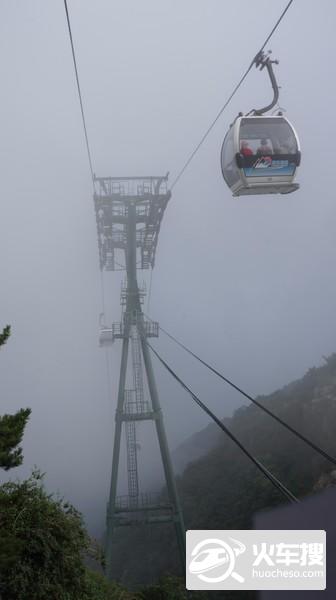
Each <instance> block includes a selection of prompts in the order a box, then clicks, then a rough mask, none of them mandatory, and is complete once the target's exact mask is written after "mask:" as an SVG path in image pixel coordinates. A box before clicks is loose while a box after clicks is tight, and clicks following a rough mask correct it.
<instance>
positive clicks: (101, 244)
mask: <svg viewBox="0 0 336 600" xmlns="http://www.w3.org/2000/svg"><path fill="white" fill-rule="evenodd" d="M167 180H168V175H166V176H159V177H122V178H117V177H99V178H95V195H94V202H95V211H96V220H97V232H98V248H99V259H100V268H101V269H102V270H106V271H113V270H116V269H118V270H119V269H120V267H121V266H122V265H123V264H125V270H126V275H127V280H126V283H124V284H123V286H122V290H121V305H122V307H123V315H122V320H121V322H119V323H113V324H112V325H111V326H107V325H106V323H105V322H104V315H101V323H100V325H101V327H100V345H101V346H106V345H109V344H110V343H112V342H114V341H115V340H118V339H120V340H122V351H121V365H120V375H119V389H118V401H117V409H116V416H115V434H114V446H113V458H112V475H111V485H110V496H109V502H108V509H107V536H106V574H107V576H108V578H112V573H113V536H114V532H115V531H116V528H119V527H121V526H132V525H134V524H138V523H139V522H140V523H145V524H146V523H148V524H151V523H165V522H172V523H173V525H174V527H175V533H176V537H177V543H178V548H179V552H180V558H181V565H182V569H183V570H184V564H185V527H184V522H183V515H182V510H181V506H180V502H179V498H178V494H177V489H176V483H175V478H174V473H173V468H172V463H171V458H170V453H169V448H168V443H167V438H166V432H165V428H164V423H163V417H162V411H161V407H160V402H159V395H158V390H157V386H156V381H155V377H154V371H153V367H152V361H151V356H150V352H149V349H148V346H147V342H146V339H147V338H148V337H157V336H158V333H159V326H158V323H155V322H153V321H148V320H146V319H145V317H144V314H143V311H142V302H143V299H144V297H145V288H144V287H139V285H138V281H137V268H140V269H149V268H153V267H154V262H155V251H156V246H157V241H158V235H159V230H160V225H161V221H162V217H163V214H164V211H165V208H166V206H167V204H168V201H169V198H170V196H171V194H170V191H169V190H168V189H167ZM138 265H139V266H138ZM130 346H131V347H130ZM129 354H130V355H131V365H132V375H133V377H132V385H133V389H127V367H128V362H129V358H130V357H129ZM144 374H145V376H146V381H147V387H148V392H149V400H147V399H146V398H145V393H144ZM139 421H154V423H155V429H156V434H157V437H158V442H159V448H160V454H161V460H162V465H163V471H164V476H165V481H166V487H167V492H168V500H167V501H163V500H162V498H160V496H159V495H156V496H155V495H148V494H144V493H143V492H141V491H140V482H139V473H138V456H137V452H138V444H137V424H138V422H139ZM123 424H124V430H125V437H126V453H127V477H128V495H127V496H123V497H118V496H117V483H118V472H119V462H120V443H121V435H122V429H123Z"/></svg>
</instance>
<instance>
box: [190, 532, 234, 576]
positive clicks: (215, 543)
mask: <svg viewBox="0 0 336 600" xmlns="http://www.w3.org/2000/svg"><path fill="white" fill-rule="evenodd" d="M229 539H230V540H231V541H232V542H234V546H233V547H231V546H230V544H228V543H227V542H224V541H223V540H220V539H218V538H208V539H206V540H203V541H202V542H199V543H198V544H196V546H195V548H194V549H193V551H192V553H191V556H192V557H193V559H192V560H191V562H190V564H189V571H190V573H192V574H194V575H197V577H198V578H199V579H201V580H202V581H205V582H206V583H220V582H221V581H224V580H225V579H227V578H228V577H230V575H231V577H233V579H235V580H236V581H238V582H239V583H243V582H244V581H245V579H244V577H242V576H241V575H239V574H238V573H236V572H235V571H234V568H235V563H236V557H237V556H238V555H239V554H242V553H243V552H245V550H246V546H244V544H242V543H241V542H238V540H234V539H233V538H229ZM206 546H208V547H206ZM220 566H223V567H224V572H223V574H222V575H220V576H217V577H211V576H210V577H209V576H207V575H204V573H206V572H208V571H212V570H214V569H217V568H218V567H220Z"/></svg>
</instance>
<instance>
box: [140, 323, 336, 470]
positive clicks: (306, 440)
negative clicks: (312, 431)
mask: <svg viewBox="0 0 336 600" xmlns="http://www.w3.org/2000/svg"><path fill="white" fill-rule="evenodd" d="M146 317H147V319H149V320H150V321H151V320H152V319H150V317H148V315H146ZM159 329H160V330H161V331H163V333H164V334H165V335H166V336H168V337H169V338H170V339H171V340H173V341H174V342H175V343H176V344H177V345H178V346H180V347H181V348H183V350H185V351H186V352H188V354H190V355H191V356H193V357H194V358H196V360H198V361H199V362H200V363H201V364H202V365H204V366H205V367H207V369H209V370H210V371H212V373H214V374H215V375H217V377H219V378H220V379H222V380H223V381H225V383H227V384H228V385H230V386H231V387H232V388H233V389H234V390H236V391H237V392H239V393H240V394H242V396H244V397H245V398H247V399H248V400H249V401H250V402H252V403H253V404H255V405H256V406H258V408H260V409H261V410H263V411H264V412H265V413H266V414H268V415H269V416H270V417H272V419H274V420H275V421H277V422H278V423H280V425H282V426H283V427H285V428H286V429H288V431H290V432H291V433H293V434H294V435H295V436H296V437H297V438H299V439H300V440H301V441H302V442H304V443H305V444H307V445H308V446H310V447H311V448H312V449H313V450H315V451H316V452H318V453H319V454H320V455H321V456H323V458H326V459H327V460H329V461H330V462H332V463H333V464H334V465H336V458H334V457H333V456H331V455H330V454H329V453H328V452H326V451H325V450H323V449H322V448H320V446H318V445H317V444H315V443H314V442H312V441H311V440H310V439H309V438H307V437H306V436H305V435H303V433H300V432H299V431H297V429H294V427H292V426H291V425H289V424H288V423H286V421H283V420H282V419H281V418H280V417H278V416H277V415H276V414H274V413H273V412H272V411H271V410H269V408H267V407H266V406H264V405H263V404H261V403H260V402H259V401H258V400H256V399H255V398H253V396H250V394H248V393H247V392H244V390H243V389H242V388H240V387H239V386H238V385H236V384H235V383H233V381H231V380H230V379H228V378H227V377H225V376H224V375H223V374H222V373H220V371H217V369H215V368H214V367H212V366H211V365H210V364H209V363H207V362H206V361H205V360H203V359H202V358H201V357H200V356H198V355H197V354H195V352H193V351H192V350H190V348H188V347H187V346H185V345H184V344H182V342H180V341H179V340H178V339H177V338H176V337H174V336H173V335H171V334H170V333H169V332H168V331H166V329H163V327H161V326H159Z"/></svg>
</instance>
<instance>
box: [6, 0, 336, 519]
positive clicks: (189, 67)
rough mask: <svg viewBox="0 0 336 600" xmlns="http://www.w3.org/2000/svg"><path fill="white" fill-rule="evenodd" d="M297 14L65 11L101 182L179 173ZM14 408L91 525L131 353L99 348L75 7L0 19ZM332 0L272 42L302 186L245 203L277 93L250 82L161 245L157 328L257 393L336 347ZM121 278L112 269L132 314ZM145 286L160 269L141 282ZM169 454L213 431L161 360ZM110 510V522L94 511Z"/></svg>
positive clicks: (192, 380)
mask: <svg viewBox="0 0 336 600" xmlns="http://www.w3.org/2000/svg"><path fill="white" fill-rule="evenodd" d="M285 5H286V2H281V3H279V2H269V0H259V1H258V2H257V3H251V2H249V1H247V0H242V1H241V2H229V1H227V0H182V1H181V0H170V1H169V2H168V1H167V0H166V1H164V0H159V1H158V0H143V1H142V2H137V1H136V0H122V1H121V0H114V1H111V0H94V1H93V0H92V1H89V0H69V12H70V18H71V22H72V29H73V36H74V41H75V47H76V52H77V60H78V69H79V76H80V81H81V87H82V93H83V101H84V108H85V113H86V120H87V127H88V135H89V140H90V145H91V150H92V157H93V164H94V170H95V172H96V174H97V175H112V176H119V175H130V176H132V175H134V174H135V175H139V174H143V175H150V174H154V175H158V174H165V173H166V172H167V171H169V172H170V181H171V182H172V181H173V179H174V178H175V177H176V175H177V174H178V172H179V171H180V169H181V168H182V167H183V165H184V163H185V161H186V159H187V158H188V156H189V155H190V153H191V152H192V150H193V149H194V147H195V146H196V145H197V143H198V142H199V141H200V139H201V137H202V135H203V133H204V132H205V130H206V129H207V128H208V126H209V125H210V123H211V122H212V120H213V119H214V117H215V116H216V114H217V113H218V111H219V109H220V108H221V106H222V105H223V104H224V102H225V101H226V99H227V98H228V96H229V95H230V94H231V92H232V90H233V88H234V86H235V85H236V84H237V82H238V81H239V79H240V77H241V76H242V74H243V73H244V71H245V69H246V68H247V67H248V65H249V64H250V62H251V60H252V58H253V56H254V55H255V54H256V52H257V51H258V49H259V48H260V47H261V45H262V44H263V42H264V40H265V39H266V37H267V35H268V34H269V32H270V31H271V29H272V27H273V25H274V24H275V22H276V20H277V19H278V17H279V15H280V13H281V12H282V10H283V8H284V7H285ZM0 16H1V18H0V48H1V60H0V77H1V101H0V106H1V110H0V131H1V135H0V160H1V166H2V182H1V187H2V191H1V217H2V230H1V237H0V272H1V283H2V289H1V300H0V303H1V310H0V318H1V324H0V327H1V328H2V327H3V326H5V325H6V324H7V323H9V324H11V326H12V337H11V339H10V340H9V342H8V344H7V346H6V347H5V348H3V349H2V350H1V356H0V377H1V391H2V393H1V412H2V413H3V412H14V411H15V410H17V409H18V408H20V407H22V406H30V407H31V408H32V416H31V420H30V423H29V426H28V427H27V430H26V434H25V442H24V451H25V461H24V465H23V467H22V468H20V469H17V470H15V471H13V472H12V473H11V476H12V477H13V476H14V477H15V476H17V475H19V476H22V475H27V474H29V472H30V471H31V469H32V467H33V465H34V464H36V465H38V466H39V467H40V468H41V469H42V470H44V471H46V472H47V482H48V486H49V487H50V489H52V490H55V491H57V490H58V491H59V492H60V493H61V494H64V495H65V496H66V497H67V498H69V500H71V501H73V502H74V503H75V504H76V505H77V506H78V507H79V508H80V509H82V510H84V512H85V514H89V513H90V512H91V511H93V510H94V511H96V512H97V510H98V512H99V511H100V512H101V515H102V521H103V520H104V518H105V502H106V498H107V490H108V486H109V479H110V467H111V456H112V441H113V427H114V410H115V405H116V389H117V383H118V370H119V364H120V350H121V345H120V343H116V344H115V346H114V347H113V348H112V350H110V351H109V353H108V360H109V364H110V372H111V391H110V392H109V386H108V380H107V373H106V362H105V353H104V350H101V349H99V347H98V317H99V313H100V312H101V305H102V297H101V281H100V272H99V267H98V249H97V240H96V223H95V216H94V209H93V201H92V184H91V179H90V171H89V165H88V158H87V154H86V148H85V141H84V135H83V127H82V122H81V115H80V109H79V102H78V96H77V90H76V84H75V78H74V70H73V64H72V57H71V49H70V45H69V37H68V32H67V25H66V19H65V12H64V5H63V2H62V1H61V0H49V1H48V2H46V1H45V0H29V1H23V0H4V1H3V2H2V3H1V7H0ZM335 18H336V6H335V3H334V2H332V0H323V1H322V2H320V3H317V2H316V1H313V0H295V1H294V3H293V5H292V6H291V8H290V9H289V11H288V13H287V14H286V16H285V18H284V19H283V21H282V22H281V25H280V26H279V28H278V29H277V31H276V33H275V34H274V36H273V38H272V40H271V42H270V43H269V46H268V47H270V48H272V50H273V55H274V57H275V58H278V59H279V61H280V64H279V66H277V67H275V69H276V76H277V79H278V82H279V84H280V85H281V90H280V100H279V102H280V106H281V107H282V108H283V109H284V110H285V111H286V112H285V114H286V116H287V117H288V118H289V119H290V120H291V121H292V123H293V124H294V126H295V127H296V130H297V132H298V134H299V137H300V140H301V146H302V166H301V168H300V170H299V173H298V177H297V180H298V181H299V182H300V184H301V188H300V190H299V191H298V192H296V193H295V194H290V195H287V196H275V195H274V196H260V197H257V196H246V197H241V198H233V197H232V196H231V194H230V191H229V190H228V189H227V187H226V185H225V183H224V181H223V179H222V175H221V170H220V163H219V155H220V148H221V144H222V140H223V138H224V135H225V133H226V131H227V129H228V127H229V124H230V123H231V122H232V120H233V119H234V117H235V116H236V115H237V113H238V112H239V111H243V112H248V111H249V110H251V109H252V108H255V107H258V106H264V105H265V104H267V103H268V101H269V100H270V99H271V97H272V90H271V88H270V84H269V81H268V79H267V75H266V73H265V72H264V71H263V72H259V71H257V70H255V69H253V70H252V71H251V72H250V74H249V75H248V78H247V79H246V81H245V82H244V84H243V86H242V87H241V88H240V90H239V92H238V93H237V94H236V95H235V97H234V99H233V100H232V102H231V103H230V105H229V106H228V108H227V109H226V110H225V112H224V113H223V115H222V117H221V119H220V120H219V121H218V123H217V124H216V127H215V128H214V130H213V131H212V133H211V134H210V135H209V136H208V138H207V140H206V141H205V143H204V144H203V145H202V147H201V149H200V150H199V152H198V153H197V155H196V156H195V158H194V160H193V161H192V163H191V164H190V166H189V168H188V169H187V170H186V172H185V173H184V175H183V177H182V178H181V180H180V181H179V182H178V184H177V185H176V187H174V190H173V194H172V198H171V201H170V203H169V205H168V208H167V211H166V213H165V216H164V221H163V223H162V227H161V231H160V239H159V245H158V249H157V255H156V264H155V269H154V272H153V281H152V293H151V299H150V306H149V312H150V315H151V316H152V318H154V319H157V320H159V321H160V324H161V325H162V326H163V327H164V328H166V329H168V330H169V331H170V332H171V333H172V334H174V335H175V336H177V337H178V338H180V339H181V340H182V341H183V342H184V343H185V344H187V345H189V346H190V347H191V348H192V349H193V350H194V351H195V352H197V353H199V354H200V355H201V356H202V357H204V358H205V359H206V360H209V361H210V362H212V363H213V364H214V365H215V366H217V367H218V368H219V369H220V370H222V371H223V372H224V374H226V375H227V376H228V377H230V378H232V379H233V380H234V381H235V382H236V383H237V384H239V385H240V386H242V387H244V388H245V389H246V390H247V391H248V392H250V393H252V394H256V395H257V394H267V393H269V392H271V391H273V390H275V389H277V388H278V387H282V386H283V385H284V384H286V383H288V382H289V381H291V380H293V379H296V378H298V377H301V376H302V375H303V374H304V373H305V371H306V370H307V369H308V368H309V367H311V366H313V365H319V364H321V361H322V355H328V354H330V353H331V352H334V351H336V338H335V334H336V319H335V296H336V279H335V275H334V265H335V259H336V245H335V216H336V207H335V192H334V173H335V164H334V151H333V150H334V142H335V139H336V121H335V118H334V106H335V83H334V80H333V79H334V78H333V63H334V61H335V47H336V41H335V34H334V23H335ZM121 278H122V277H121V275H120V273H106V274H105V275H104V286H105V295H106V303H107V308H106V318H107V321H109V322H112V321H115V320H119V318H120V307H119V291H120V283H121ZM142 279H145V280H146V281H147V284H148V283H149V274H148V272H143V273H141V272H139V281H140V282H141V281H142ZM155 345H156V347H157V348H158V349H159V350H160V352H161V353H162V354H163V355H164V356H165V357H166V358H167V359H168V360H169V361H170V363H171V364H172V366H173V367H174V368H176V370H177V372H178V373H179V374H180V375H181V376H182V377H183V378H184V379H185V380H186V382H187V383H188V384H189V385H191V387H192V388H193V389H194V390H195V391H196V392H198V393H199V395H200V397H201V398H202V399H203V400H204V401H206V402H207V403H208V404H209V405H210V407H211V408H213V409H214V410H215V411H216V412H217V413H218V414H219V415H220V416H223V415H227V414H231V413H232V410H233V407H234V406H238V405H239V403H240V402H241V400H240V399H239V398H237V397H236V395H234V394H233V392H232V391H230V390H229V389H226V388H225V387H223V385H222V384H221V383H219V382H217V381H216V380H214V378H213V376H211V375H209V374H208V373H207V372H206V371H205V370H202V369H201V367H200V366H199V365H198V364H195V363H194V362H193V361H192V360H191V359H190V358H189V357H187V356H185V355H184V354H183V352H182V350H179V349H177V348H176V347H175V346H174V345H173V344H172V343H171V342H169V341H168V340H166V339H164V337H160V339H159V340H157V341H156V342H155ZM153 361H154V366H155V371H156V373H157V379H158V385H159V389H160V393H161V403H162V405H163V410H164V416H165V422H166V427H167V434H168V439H169V443H170V446H171V448H174V447H176V446H177V445H178V444H179V443H180V442H181V441H182V440H183V439H184V438H185V437H186V436H188V435H190V434H191V433H192V432H194V431H196V430H198V429H201V428H202V427H204V426H205V425H206V424H207V423H208V418H207V417H206V416H204V415H202V414H201V413H200V412H199V409H198V408H197V407H194V406H193V405H192V402H191V400H190V399H189V398H188V397H187V396H186V395H185V394H184V392H183V391H182V390H180V389H179V388H178V387H176V384H175V382H174V381H171V380H170V378H169V375H167V374H166V373H163V372H162V368H161V366H160V365H159V364H158V363H157V361H156V359H155V358H154V359H153ZM97 506H98V509H97Z"/></svg>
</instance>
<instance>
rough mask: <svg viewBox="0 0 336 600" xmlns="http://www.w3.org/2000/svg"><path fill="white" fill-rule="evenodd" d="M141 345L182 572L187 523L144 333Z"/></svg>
mask: <svg viewBox="0 0 336 600" xmlns="http://www.w3.org/2000/svg"><path fill="white" fill-rule="evenodd" d="M142 329H143V328H142ZM140 333H142V332H140ZM141 347H142V354H143V358H144V364H145V369H146V375H147V381H148V388H149V393H150V397H151V401H152V406H153V410H154V412H155V413H156V419H155V425H156V432H157V436H158V440H159V446H160V452H161V458H162V464H163V469H164V474H165V479H166V483H167V489H168V495H169V500H170V502H171V503H172V505H173V511H174V526H175V531H176V537H177V543H178V548H179V553H180V561H181V567H182V572H183V573H184V570H185V525H184V519H183V513H182V508H181V505H180V500H179V497H178V493H177V487H176V482H175V477H174V472H173V466H172V463H171V458H170V452H169V447H168V442H167V437H166V431H165V427H164V424H163V418H162V410H161V406H160V401H159V395H158V391H157V387H156V382H155V378H154V372H153V366H152V360H151V356H150V353H149V349H148V346H147V343H146V340H145V338H144V336H143V335H141Z"/></svg>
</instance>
